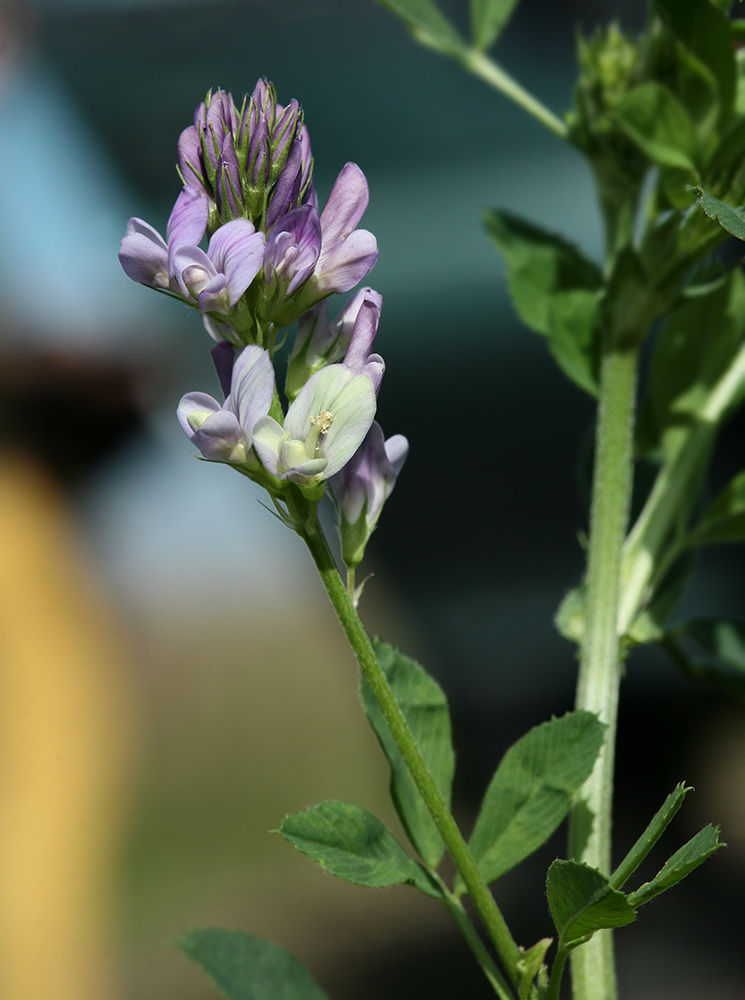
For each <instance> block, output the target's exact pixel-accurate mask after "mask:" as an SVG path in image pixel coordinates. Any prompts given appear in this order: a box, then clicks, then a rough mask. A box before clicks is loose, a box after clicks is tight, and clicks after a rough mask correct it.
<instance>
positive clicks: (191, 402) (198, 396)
mask: <svg viewBox="0 0 745 1000" xmlns="http://www.w3.org/2000/svg"><path fill="white" fill-rule="evenodd" d="M221 409H222V407H221V406H220V404H219V403H218V402H217V400H216V399H213V397H212V396H208V395H207V393H206V392H188V393H187V394H186V395H185V396H182V397H181V402H180V403H179V404H178V409H177V410H176V416H177V417H178V422H179V423H180V424H181V429H182V430H183V432H184V434H186V436H187V437H188V438H189V440H190V441H192V440H193V438H194V433H195V432H194V429H193V428H192V426H191V424H189V422H188V418H189V414H190V413H192V412H193V411H194V410H202V411H206V412H208V413H217V412H218V411H219V410H221Z"/></svg>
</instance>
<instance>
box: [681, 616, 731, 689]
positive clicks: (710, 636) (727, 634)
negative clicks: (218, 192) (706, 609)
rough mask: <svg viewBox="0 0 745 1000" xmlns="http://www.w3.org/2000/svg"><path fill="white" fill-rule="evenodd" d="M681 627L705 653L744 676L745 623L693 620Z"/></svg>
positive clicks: (713, 619)
mask: <svg viewBox="0 0 745 1000" xmlns="http://www.w3.org/2000/svg"><path fill="white" fill-rule="evenodd" d="M681 627H683V628H685V634H686V635H689V636H690V637H691V639H694V640H695V641H696V642H697V643H698V644H699V645H700V646H701V647H703V649H705V650H706V652H707V653H711V654H712V656H716V657H717V659H719V660H721V661H722V662H723V663H726V664H728V665H729V666H730V667H734V669H735V670H740V671H742V672H743V674H744V675H745V621H737V620H736V619H732V618H719V619H717V618H693V619H691V620H690V621H687V622H685V623H684V625H683V626H681ZM676 631H679V630H678V629H676Z"/></svg>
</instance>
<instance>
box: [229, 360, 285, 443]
mask: <svg viewBox="0 0 745 1000" xmlns="http://www.w3.org/2000/svg"><path fill="white" fill-rule="evenodd" d="M273 398H274V365H273V364H272V361H271V357H270V355H269V351H264V350H262V349H261V348H260V347H258V346H257V345H256V344H251V345H250V346H249V347H244V348H243V350H242V351H241V352H240V354H238V355H237V356H236V359H235V361H234V363H233V375H232V381H231V389H230V408H231V410H232V411H233V412H234V413H235V415H236V416H237V418H238V422H239V423H240V425H241V427H242V428H243V433H244V434H245V436H246V440H247V441H248V443H249V445H250V444H251V441H252V438H253V428H254V424H256V422H257V421H258V420H259V418H260V417H264V416H266V414H267V413H268V412H269V407H270V406H271V405H272V399H273ZM277 426H279V424H278V425H277ZM283 433H284V432H283Z"/></svg>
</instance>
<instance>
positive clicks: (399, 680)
mask: <svg viewBox="0 0 745 1000" xmlns="http://www.w3.org/2000/svg"><path fill="white" fill-rule="evenodd" d="M373 646H374V648H375V654H376V656H377V657H378V663H379V664H380V667H381V669H382V671H383V673H384V674H385V675H386V677H387V678H388V683H389V684H390V685H391V688H392V689H393V694H394V696H395V698H396V701H397V702H398V705H399V708H400V709H401V711H402V712H403V714H404V717H405V719H406V721H407V723H408V725H409V729H410V730H411V735H412V736H413V737H414V741H415V742H416V744H417V746H418V747H419V751H420V753H421V755H422V757H423V759H424V763H425V764H426V765H427V768H428V770H429V773H430V774H431V775H432V778H433V780H434V782H435V784H436V785H437V789H438V791H439V792H440V795H441V796H442V798H443V800H444V801H445V803H446V805H449V803H450V795H451V790H452V785H453V773H454V771H455V756H454V754H453V744H452V734H451V730H450V713H449V711H448V703H447V698H446V697H445V694H444V693H443V690H442V688H441V687H440V685H439V684H438V683H437V682H436V681H435V680H434V679H433V678H432V677H430V676H429V674H428V673H427V672H426V671H425V670H424V669H423V668H422V667H421V666H420V665H419V664H418V663H417V662H416V661H415V660H412V659H411V658H410V657H408V656H406V655H405V654H404V653H402V652H401V651H400V650H398V649H396V648H395V647H394V646H389V645H387V644H386V643H384V642H381V641H380V640H379V639H376V640H375V641H374V642H373ZM360 697H361V699H362V704H363V706H364V709H365V712H366V713H367V717H368V719H369V720H370V725H371V726H372V727H373V729H374V731H375V735H376V736H377V737H378V740H379V741H380V745H381V746H382V748H383V751H384V753H385V755H386V757H387V758H388V762H389V763H390V765H391V796H392V798H393V802H394V804H395V806H396V810H397V812H398V815H399V817H400V819H401V822H402V823H403V825H404V829H405V830H406V832H407V834H408V835H409V838H410V840H411V842H412V844H413V845H414V847H415V848H416V849H417V851H418V852H419V854H420V856H421V857H422V859H423V860H424V861H425V863H426V864H427V865H428V866H429V867H430V868H433V869H434V868H436V867H437V865H438V864H439V863H440V860H441V859H442V855H443V853H444V851H445V845H444V844H443V842H442V838H441V837H440V834H439V832H438V830H437V827H436V826H435V823H434V820H433V819H432V817H431V816H430V813H429V809H428V808H427V806H426V805H425V803H424V799H423V798H422V797H421V795H420V794H419V790H418V789H417V787H416V785H415V784H414V781H413V779H412V777H411V775H410V773H409V769H408V768H407V767H406V764H405V763H404V760H403V757H402V756H401V753H400V751H399V749H398V746H397V745H396V741H395V740H394V739H393V737H392V736H391V733H390V730H389V729H388V724H387V722H386V721H385V719H384V718H383V714H382V712H381V711H380V708H379V707H378V703H377V701H376V700H375V697H374V696H373V693H372V691H371V690H370V686H369V685H368V683H367V681H366V680H365V678H364V676H363V675H362V674H361V675H360Z"/></svg>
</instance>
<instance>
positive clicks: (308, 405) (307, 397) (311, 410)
mask: <svg viewBox="0 0 745 1000" xmlns="http://www.w3.org/2000/svg"><path fill="white" fill-rule="evenodd" d="M352 377H353V375H352V372H351V371H350V370H349V369H348V368H346V367H345V366H344V365H329V366H327V367H326V368H322V369H321V370H320V371H319V372H316V374H315V375H312V376H311V377H310V378H309V379H308V381H307V382H306V383H305V385H304V386H303V388H302V389H301V390H300V392H299V393H298V395H297V398H296V399H295V401H294V402H293V404H292V405H291V406H290V409H289V411H288V413H287V416H286V418H285V430H287V432H288V433H289V435H290V437H293V438H297V439H298V440H300V441H305V439H306V438H307V437H308V435H309V434H310V429H311V427H312V426H313V424H312V423H311V417H312V418H313V420H315V418H316V417H317V416H318V414H319V413H320V412H321V410H329V411H330V412H331V413H333V412H334V410H333V405H332V404H333V402H334V401H335V400H336V397H337V396H338V395H339V392H340V391H341V389H342V387H343V386H344V385H345V383H346V382H348V381H349V380H350V379H351V378H352Z"/></svg>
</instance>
